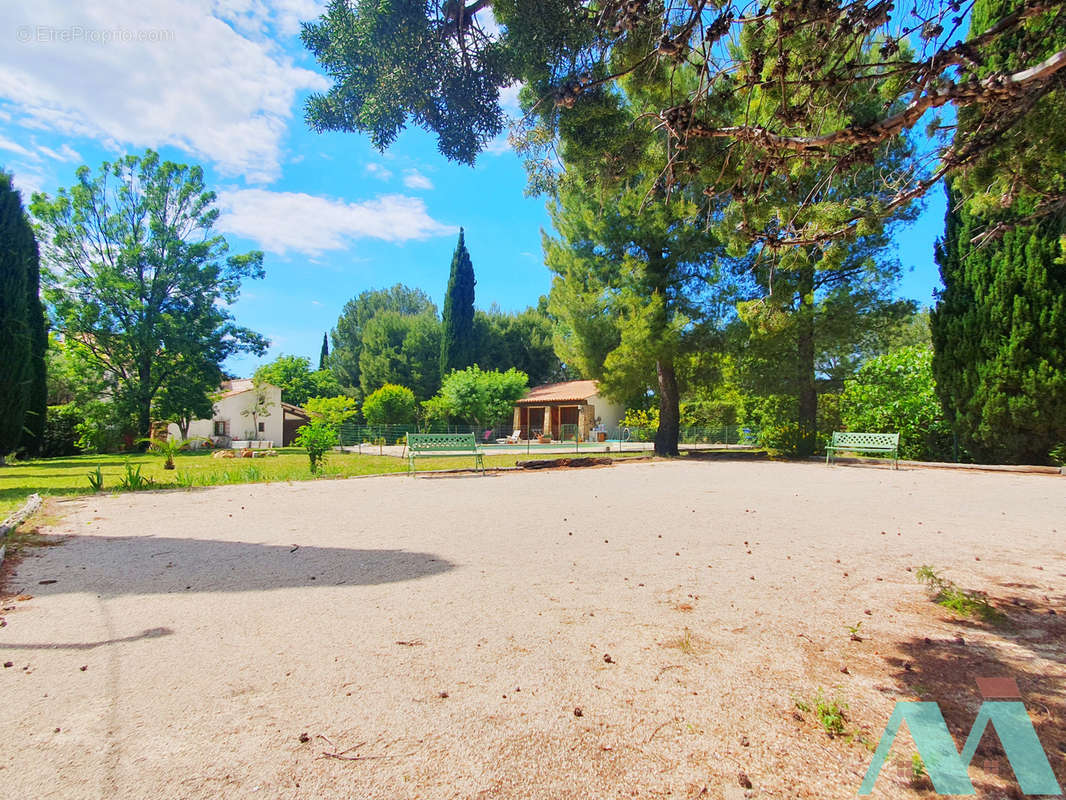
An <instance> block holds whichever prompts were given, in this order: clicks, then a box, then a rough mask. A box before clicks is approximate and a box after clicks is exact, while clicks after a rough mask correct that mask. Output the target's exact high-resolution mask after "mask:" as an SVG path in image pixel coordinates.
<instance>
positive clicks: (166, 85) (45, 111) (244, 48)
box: [0, 0, 328, 181]
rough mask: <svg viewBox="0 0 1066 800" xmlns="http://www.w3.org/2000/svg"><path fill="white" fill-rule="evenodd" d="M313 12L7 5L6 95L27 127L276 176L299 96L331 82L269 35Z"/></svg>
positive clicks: (181, 2) (148, 1) (194, 4)
mask: <svg viewBox="0 0 1066 800" xmlns="http://www.w3.org/2000/svg"><path fill="white" fill-rule="evenodd" d="M317 7H318V6H317V4H316V3H314V2H312V1H311V0H286V2H284V3H282V5H281V6H271V7H269V8H268V7H267V6H266V4H265V3H263V2H260V0H217V2H215V1H214V0H112V1H111V2H108V3H106V4H105V3H70V2H69V1H68V0H6V2H5V8H4V16H5V25H4V28H5V30H6V31H7V32H8V36H9V37H11V40H10V41H9V42H5V43H4V45H3V46H2V47H0V98H4V99H6V100H8V101H9V103H8V105H7V108H8V109H10V110H11V111H12V112H13V113H14V115H15V117H16V121H17V122H19V123H20V124H22V125H24V126H26V127H31V128H38V129H44V130H48V131H50V132H58V133H61V134H65V135H68V136H85V137H89V138H92V139H94V140H97V141H100V142H102V143H104V144H105V145H106V146H108V147H110V148H112V149H124V148H127V147H133V148H141V147H160V146H165V145H172V146H174V147H178V148H180V149H182V150H184V151H185V152H187V153H189V154H190V155H192V156H195V157H197V158H202V159H205V160H209V161H211V162H214V164H215V165H216V166H217V167H218V169H219V170H220V172H222V173H223V174H226V175H244V176H245V177H246V178H248V179H249V180H252V181H269V180H272V179H273V178H275V177H277V175H278V174H279V172H280V163H281V160H282V154H281V143H282V139H283V138H284V136H285V132H286V127H287V125H288V123H289V120H290V119H291V117H292V115H293V110H294V107H295V105H296V102H297V98H296V96H297V93H299V92H301V91H303V90H306V89H322V88H325V87H326V86H328V83H327V81H326V80H325V78H323V77H322V76H320V75H318V74H316V73H314V72H311V71H310V70H307V69H303V68H301V67H297V66H296V65H295V64H294V63H293V60H292V58H290V57H289V56H288V55H286V54H285V53H284V52H283V51H282V49H281V47H280V45H279V44H278V43H277V42H276V41H274V40H273V38H272V37H271V36H269V35H268V32H269V31H270V30H271V29H273V30H274V31H276V32H277V33H278V34H281V33H285V34H290V33H291V32H292V31H293V30H294V29H295V28H294V26H295V25H296V24H297V18H298V17H301V16H302V15H304V14H308V15H310V16H314V13H315V11H316V9H317ZM309 18H310V17H309ZM25 38H28V39H29V41H22V40H23V39H25Z"/></svg>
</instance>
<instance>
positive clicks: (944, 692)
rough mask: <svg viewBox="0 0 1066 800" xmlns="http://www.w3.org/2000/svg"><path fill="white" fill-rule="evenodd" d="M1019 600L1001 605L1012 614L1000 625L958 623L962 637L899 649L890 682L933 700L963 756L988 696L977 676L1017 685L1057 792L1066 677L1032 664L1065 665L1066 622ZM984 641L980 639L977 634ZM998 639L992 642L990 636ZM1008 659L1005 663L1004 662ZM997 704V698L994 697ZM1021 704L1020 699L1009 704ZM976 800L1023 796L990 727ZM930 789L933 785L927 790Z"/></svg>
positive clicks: (1062, 780)
mask: <svg viewBox="0 0 1066 800" xmlns="http://www.w3.org/2000/svg"><path fill="white" fill-rule="evenodd" d="M1019 602H1027V601H1020V600H1018V599H1013V598H1012V599H1006V600H1000V599H997V602H996V607H997V608H999V609H1000V610H1002V611H1005V612H1006V613H1007V620H1006V621H1005V622H1003V623H1001V624H998V625H992V624H982V623H979V622H975V621H973V620H968V619H962V618H959V619H956V620H954V621H953V622H954V623H955V624H956V625H957V631H958V635H957V636H947V637H945V636H943V635H940V636H937V637H935V638H930V637H921V638H918V637H916V638H913V639H908V640H906V641H903V642H901V643H899V644H898V645H896V647H895V654H893V655H889V656H886V657H885V662H886V664H887V666H888V667H889V669H890V671H891V673H892V676H893V678H895V679H896V680H897V681H898V685H900V686H901V687H905V688H902V693H903V694H904V695H910V697H909V698H907V697H905V698H901V699H921V700H924V701H931V702H936V703H937V704H939V706H940V709H941V711H942V713H943V715H944V719H945V721H946V722H947V725H948V728H949V729H950V730H951V733H952V735H953V737H954V738H955V742H956V745H957V747H958V749H959V750H960V751H961V749H962V745H963V742H965V740H966V737H967V735H968V734H969V732H970V727H971V726H972V725H973V722H974V720H975V719H976V717H977V712H978V709H979V707H980V705H981V703H982V702H983V701H984V699H985V698H984V697H982V696H981V693H980V691H979V689H978V685H977V679H978V678H998V677H1006V678H1011V679H1013V680H1014V681H1015V682H1016V683H1017V685H1018V689H1019V690H1020V693H1021V700H1022V702H1024V703H1025V706H1026V708H1027V709H1028V711H1029V716H1030V719H1031V720H1032V722H1033V726H1034V728H1035V729H1036V733H1037V736H1038V737H1039V738H1040V741H1041V744H1042V745H1043V747H1044V751H1045V752H1046V754H1047V757H1048V761H1049V762H1050V764H1051V768H1052V770H1053V771H1054V773H1055V776H1056V778H1057V779H1058V781H1059V784H1060V786H1066V673H1064V672H1063V671H1062V670H1058V674H1048V673H1047V671H1046V670H1043V669H1041V668H1040V667H1039V666H1038V665H1037V664H1034V663H1033V660H1032V659H1033V657H1039V658H1041V659H1045V660H1048V661H1051V662H1053V663H1056V664H1059V665H1062V664H1063V663H1064V655H1066V616H1064V615H1063V614H1061V613H1056V614H1051V613H1049V609H1047V608H1044V609H1042V610H1039V609H1037V608H1033V607H1032V605H1033V604H1032V603H1031V602H1027V605H1028V606H1029V607H1028V608H1022V607H1019V606H1018V605H1017V604H1018V603H1019ZM978 630H979V631H981V632H982V633H983V634H984V636H978V635H977V631H978ZM989 634H990V635H991V636H992V637H994V638H993V641H992V642H991V643H990V642H988V640H987V638H986V636H987V635H989ZM1006 654H1009V660H1008V658H1004V657H1003V656H1004V655H1006ZM989 699H999V698H989ZM1004 699H1017V698H1004ZM970 779H971V781H972V782H973V785H974V788H975V789H976V791H977V796H978V797H987V798H1021V797H1023V795H1022V793H1021V790H1020V789H1019V787H1018V784H1017V781H1016V779H1015V776H1014V773H1013V771H1012V769H1011V766H1010V763H1009V762H1008V760H1007V758H1006V755H1005V753H1004V750H1003V746H1002V744H1001V743H1000V741H999V738H998V736H997V735H996V734H995V732H994V731H993V730H992V728H991V726H990V727H989V728H988V729H987V730H986V731H985V734H984V736H983V737H982V739H981V744H980V746H979V747H978V748H977V752H976V754H975V755H974V758H973V761H972V763H971V768H970ZM927 788H931V787H927Z"/></svg>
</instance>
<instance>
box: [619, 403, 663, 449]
mask: <svg viewBox="0 0 1066 800" xmlns="http://www.w3.org/2000/svg"><path fill="white" fill-rule="evenodd" d="M620 424H621V426H622V427H623V428H629V434H630V437H631V438H632V440H633V441H637V442H647V441H651V440H652V439H654V438H655V433H656V431H658V430H659V409H657V408H651V409H648V410H647V411H644V410H641V409H639V408H627V409H626V415H625V416H624V417H622V421H621V423H620Z"/></svg>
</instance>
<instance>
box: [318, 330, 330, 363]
mask: <svg viewBox="0 0 1066 800" xmlns="http://www.w3.org/2000/svg"><path fill="white" fill-rule="evenodd" d="M328 360H329V340H328V339H326V334H324V333H323V334H322V349H321V350H320V351H319V353H318V368H319V369H325V368H326V362H327V361H328Z"/></svg>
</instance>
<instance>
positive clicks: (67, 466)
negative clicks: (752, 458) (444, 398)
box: [0, 447, 640, 520]
mask: <svg viewBox="0 0 1066 800" xmlns="http://www.w3.org/2000/svg"><path fill="white" fill-rule="evenodd" d="M277 452H278V453H279V455H278V456H276V457H267V458H212V457H211V452H210V451H204V452H196V453H194V452H190V453H182V454H180V455H178V456H176V457H175V459H174V464H175V467H176V469H173V470H165V469H163V459H162V458H160V457H159V456H157V455H152V454H147V453H135V454H129V455H89V456H69V457H66V458H47V459H38V460H34V461H22V462H18V463H15V464H12V465H11V466H6V467H0V520H3V519H4V518H5V517H6V516H7V515H8V514H10V513H11V512H12V511H14V510H15V509H16V508H18V507H19V506H21V505H22V503H24V502H25V500H26V498H27V497H29V496H30V495H31V494H33V493H34V492H37V493H38V494H40V495H41V496H42V497H43V496H70V495H80V494H91V493H92V489H91V487H90V486H89V479H88V474H89V473H90V472H95V470H96V468H97V467H99V468H100V472H101V473H102V474H103V476H104V491H105V492H115V491H121V488H120V482H121V480H122V478H123V477H124V476H125V474H126V464H130V465H131V466H132V467H134V468H136V467H138V466H139V467H140V468H141V475H142V476H144V477H146V478H149V479H151V480H152V481H153V486H152V487H151V488H153V489H175V488H189V487H192V486H219V485H222V484H230V483H269V482H272V481H306V480H316V479H323V478H349V477H354V476H357V475H385V474H389V473H394V472H406V471H407V459H406V458H396V457H394V456H377V455H369V454H367V455H360V454H358V453H338V452H332V453H330V454H329V455H328V456H326V463H325V466H324V468H323V469H322V470H321V471H320V472H319V474H318V475H312V474H311V469H310V466H309V465H308V462H307V454H306V453H305V452H304V451H303V450H302V449H300V448H296V447H283V448H279V449H278V451H277ZM625 455H629V454H617V457H624V456H625ZM632 455H640V454H639V453H633V454H632ZM548 457H552V456H548ZM554 457H563V456H562V455H556V456H554ZM525 458H528V456H526V455H524V454H513V453H512V454H509V455H486V456H485V466H486V468H488V469H492V468H494V467H513V466H514V465H515V462H516V461H519V460H522V459H525ZM473 465H474V458H473V456H456V457H454V458H451V457H442V458H428V459H422V460H421V462H419V463H418V464H417V469H418V471H419V472H424V471H425V472H428V471H431V470H443V469H461V468H470V467H473Z"/></svg>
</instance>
